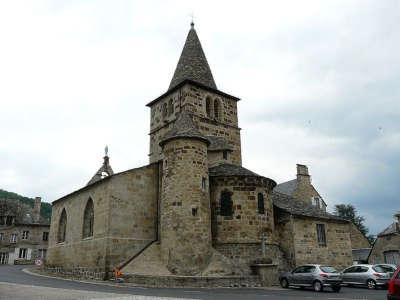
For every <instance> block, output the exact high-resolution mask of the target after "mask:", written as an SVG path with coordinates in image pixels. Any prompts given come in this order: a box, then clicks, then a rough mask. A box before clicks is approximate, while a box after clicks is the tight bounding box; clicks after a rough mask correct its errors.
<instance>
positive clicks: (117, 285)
mask: <svg viewBox="0 0 400 300" xmlns="http://www.w3.org/2000/svg"><path fill="white" fill-rule="evenodd" d="M22 272H24V273H26V274H29V275H32V276H40V277H45V278H52V279H59V280H65V281H73V282H80V283H86V284H98V285H104V286H111V287H118V288H137V289H144V290H147V289H164V288H159V287H146V286H140V285H134V284H125V283H122V284H115V283H109V282H104V281H85V280H78V279H70V278H62V277H57V276H50V275H43V274H39V273H36V272H34V271H32V270H31V268H24V269H22ZM170 289H180V290H182V289H190V290H192V289H194V290H213V289H227V290H235V289H240V288H229V287H196V288H193V287H172V288H171V287H170ZM245 289H254V290H266V291H284V290H285V289H283V288H280V287H248V288H245Z"/></svg>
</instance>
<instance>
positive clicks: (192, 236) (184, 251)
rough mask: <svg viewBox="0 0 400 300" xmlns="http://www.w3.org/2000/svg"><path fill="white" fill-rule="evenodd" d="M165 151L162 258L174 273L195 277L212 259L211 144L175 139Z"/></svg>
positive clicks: (162, 200) (162, 201) (162, 199)
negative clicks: (209, 173)
mask: <svg viewBox="0 0 400 300" xmlns="http://www.w3.org/2000/svg"><path fill="white" fill-rule="evenodd" d="M163 152H164V156H165V158H164V162H163V168H164V169H163V184H162V197H161V211H160V216H161V228H160V230H161V232H160V233H161V257H162V260H163V261H164V262H165V263H166V265H167V268H168V269H169V271H170V272H171V273H173V274H178V275H195V274H198V273H200V272H201V271H202V270H203V269H204V268H205V267H206V266H207V264H208V263H209V260H210V256H211V229H210V228H211V226H210V198H209V188H208V187H209V183H208V164H207V144H206V143H205V142H204V141H199V140H194V139H187V138H180V139H174V140H171V141H169V142H167V143H166V144H165V145H164V148H163ZM203 180H204V186H203V183H202V181H203Z"/></svg>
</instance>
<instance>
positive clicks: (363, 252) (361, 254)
mask: <svg viewBox="0 0 400 300" xmlns="http://www.w3.org/2000/svg"><path fill="white" fill-rule="evenodd" d="M370 252H371V248H361V249H353V250H352V256H353V261H359V262H360V261H368V256H369V253H370Z"/></svg>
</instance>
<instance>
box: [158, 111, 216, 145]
mask: <svg viewBox="0 0 400 300" xmlns="http://www.w3.org/2000/svg"><path fill="white" fill-rule="evenodd" d="M177 138H191V139H199V140H202V141H204V142H206V143H207V145H208V144H209V143H210V141H209V140H208V139H207V138H206V137H205V136H204V135H202V134H201V133H200V131H199V130H198V129H197V128H196V125H195V124H194V122H193V117H192V116H191V115H190V113H189V112H188V111H186V110H183V111H181V112H180V113H179V115H178V117H177V119H176V121H175V123H174V125H173V126H172V129H171V130H170V131H168V132H167V133H166V134H165V135H164V137H163V138H162V140H161V141H160V146H162V145H164V144H165V143H166V142H168V141H170V140H172V139H177Z"/></svg>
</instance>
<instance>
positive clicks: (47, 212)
mask: <svg viewBox="0 0 400 300" xmlns="http://www.w3.org/2000/svg"><path fill="white" fill-rule="evenodd" d="M0 198H7V199H16V200H19V201H21V202H22V203H24V204H27V205H29V206H30V207H33V203H34V199H32V198H28V197H24V196H21V195H18V194H16V193H12V192H7V191H5V190H2V189H0ZM40 215H41V216H42V217H43V218H45V219H46V220H48V221H50V218H51V204H50V203H47V202H42V205H41V208H40Z"/></svg>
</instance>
